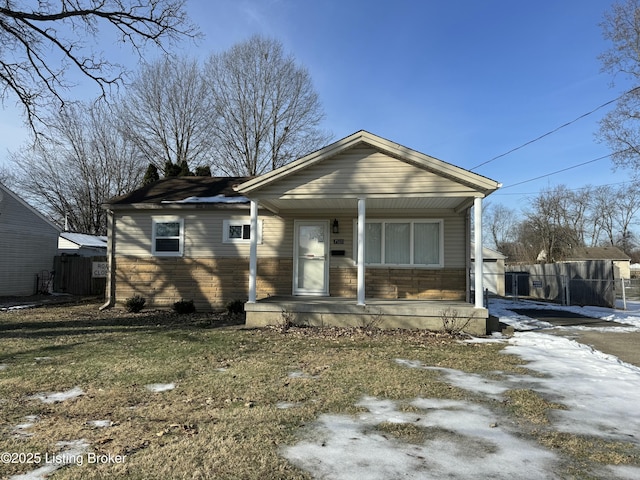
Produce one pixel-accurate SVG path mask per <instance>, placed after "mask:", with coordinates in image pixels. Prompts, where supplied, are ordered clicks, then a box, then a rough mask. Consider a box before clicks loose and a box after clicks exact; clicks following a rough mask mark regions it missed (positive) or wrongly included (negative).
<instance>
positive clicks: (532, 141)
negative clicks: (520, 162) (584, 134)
mask: <svg viewBox="0 0 640 480" xmlns="http://www.w3.org/2000/svg"><path fill="white" fill-rule="evenodd" d="M636 90H640V87H635V88H632V89H631V90H629V91H627V92H625V93H623V94H622V95H620V96H619V97H617V98H614V99H613V100H609V101H608V102H605V103H603V104H602V105H598V106H597V107H596V108H594V109H593V110H591V111H589V112H587V113H583V114H582V115H580V116H579V117H576V118H574V119H573V120H571V121H569V122H567V123H565V124H563V125H560V126H559V127H556V128H554V129H553V130H550V131H548V132H547V133H545V134H542V135H540V136H539V137H536V138H534V139H533V140H529V141H528V142H525V143H523V144H522V145H520V146H518V147H515V148H512V149H511V150H509V151H508V152H505V153H501V154H500V155H497V156H495V157H493V158H490V159H489V160H487V161H486V162H482V163H481V164H479V165H476V166H475V167H473V168H470V169H469V170H475V169H476V168H480V167H482V166H484V165H486V164H487V163H491V162H493V161H494V160H497V159H499V158H502V157H506V156H507V155H509V154H511V153H513V152H515V151H518V150H520V149H521V148H524V147H526V146H528V145H531V144H532V143H535V142H537V141H539V140H542V139H543V138H545V137H548V136H549V135H552V134H554V133H556V132H557V131H558V130H561V129H563V128H565V127H568V126H569V125H571V124H573V123H576V122H577V121H578V120H582V119H583V118H585V117H588V116H589V115H591V114H593V113H595V112H597V111H598V110H600V109H601V108H604V107H606V106H607V105H611V104H612V103H614V102H617V101H618V100H620V99H621V98H622V97H624V96H625V95H628V94H630V93H633V92H635V91H636Z"/></svg>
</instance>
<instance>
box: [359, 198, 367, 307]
mask: <svg viewBox="0 0 640 480" xmlns="http://www.w3.org/2000/svg"><path fill="white" fill-rule="evenodd" d="M366 211H367V205H366V200H365V199H364V198H359V199H358V305H363V306H364V293H365V292H364V244H365V231H366V230H365V228H364V227H365V222H366V217H367V215H366Z"/></svg>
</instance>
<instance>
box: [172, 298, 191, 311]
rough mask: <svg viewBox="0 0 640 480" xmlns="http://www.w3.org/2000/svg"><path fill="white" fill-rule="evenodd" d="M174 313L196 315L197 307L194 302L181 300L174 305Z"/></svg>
mask: <svg viewBox="0 0 640 480" xmlns="http://www.w3.org/2000/svg"><path fill="white" fill-rule="evenodd" d="M173 311H174V312H176V313H179V314H184V313H195V312H196V306H195V305H194V304H193V300H180V301H179V302H176V303H174V304H173Z"/></svg>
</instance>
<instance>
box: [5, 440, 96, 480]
mask: <svg viewBox="0 0 640 480" xmlns="http://www.w3.org/2000/svg"><path fill="white" fill-rule="evenodd" d="M56 445H57V446H58V447H59V448H61V449H62V450H61V451H60V452H58V453H55V454H52V455H51V458H52V461H50V462H48V463H47V464H46V465H44V466H42V467H40V468H37V469H35V470H33V471H31V472H28V473H25V474H22V475H14V476H12V477H9V480H45V479H46V478H48V477H49V476H50V475H51V474H52V473H53V472H55V471H56V470H58V469H60V468H62V467H64V466H65V465H73V464H76V463H77V464H82V462H83V455H84V454H85V453H86V452H87V450H88V449H89V444H88V443H87V442H86V440H84V439H82V440H72V441H70V442H58V443H57V444H56Z"/></svg>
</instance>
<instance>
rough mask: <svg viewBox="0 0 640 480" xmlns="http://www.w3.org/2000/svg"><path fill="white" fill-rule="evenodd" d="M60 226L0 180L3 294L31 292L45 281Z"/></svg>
mask: <svg viewBox="0 0 640 480" xmlns="http://www.w3.org/2000/svg"><path fill="white" fill-rule="evenodd" d="M59 234H60V228H59V227H58V226H56V225H55V224H54V223H52V222H50V221H49V220H47V218H45V217H44V215H42V214H41V213H40V212H38V211H37V210H36V209H35V208H33V207H32V206H30V205H29V204H28V203H27V202H25V201H24V200H22V199H21V198H20V197H19V196H18V195H17V194H15V193H14V192H12V191H11V190H9V189H8V188H7V187H5V186H4V185H2V184H1V183H0V296H8V295H32V294H34V293H36V292H37V291H38V290H41V289H42V288H43V287H45V288H46V285H38V279H43V280H44V281H45V282H46V280H47V278H48V277H49V274H50V271H51V270H52V269H53V257H54V256H55V255H56V252H57V250H58V235H59Z"/></svg>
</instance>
